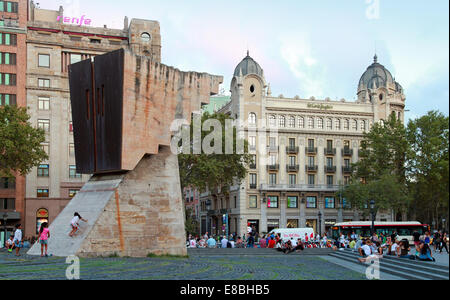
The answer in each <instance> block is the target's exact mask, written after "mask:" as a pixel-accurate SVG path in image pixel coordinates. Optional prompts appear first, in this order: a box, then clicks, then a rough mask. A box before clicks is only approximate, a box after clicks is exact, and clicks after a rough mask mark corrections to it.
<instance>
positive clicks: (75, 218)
mask: <svg viewBox="0 0 450 300" xmlns="http://www.w3.org/2000/svg"><path fill="white" fill-rule="evenodd" d="M80 220H81V221H83V222H86V223H87V222H88V220H85V219H83V218H82V217H81V216H80V214H79V213H77V212H76V213H75V214H74V215H73V219H72V221H71V222H70V226H72V231H71V232H70V233H69V236H70V237H73V236H74V235H75V233H76V232H77V231H78V229H79V227H80V224H78V223H79V222H80Z"/></svg>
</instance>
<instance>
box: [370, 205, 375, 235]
mask: <svg viewBox="0 0 450 300" xmlns="http://www.w3.org/2000/svg"><path fill="white" fill-rule="evenodd" d="M370 213H371V215H372V227H371V233H372V235H373V234H374V233H375V215H376V213H375V200H370Z"/></svg>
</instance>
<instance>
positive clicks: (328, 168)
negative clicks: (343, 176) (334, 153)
mask: <svg viewBox="0 0 450 300" xmlns="http://www.w3.org/2000/svg"><path fill="white" fill-rule="evenodd" d="M324 169H325V173H336V166H325V168H324Z"/></svg>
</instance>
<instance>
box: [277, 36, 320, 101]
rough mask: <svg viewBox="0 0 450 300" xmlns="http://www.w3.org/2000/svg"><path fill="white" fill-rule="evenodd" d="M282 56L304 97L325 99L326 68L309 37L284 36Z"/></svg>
mask: <svg viewBox="0 0 450 300" xmlns="http://www.w3.org/2000/svg"><path fill="white" fill-rule="evenodd" d="M280 55H281V58H282V59H283V61H284V62H285V63H286V64H287V65H288V66H289V69H290V71H291V73H292V74H293V75H294V77H295V78H296V79H297V82H298V85H299V88H300V93H301V94H302V97H305V98H309V97H311V96H314V97H324V84H325V73H326V72H325V67H324V66H322V65H321V64H320V62H319V60H318V59H317V58H316V57H315V56H314V53H313V51H312V45H311V42H310V39H309V38H308V36H307V35H301V34H299V33H298V32H297V33H295V34H293V33H291V34H285V35H282V36H281V37H280Z"/></svg>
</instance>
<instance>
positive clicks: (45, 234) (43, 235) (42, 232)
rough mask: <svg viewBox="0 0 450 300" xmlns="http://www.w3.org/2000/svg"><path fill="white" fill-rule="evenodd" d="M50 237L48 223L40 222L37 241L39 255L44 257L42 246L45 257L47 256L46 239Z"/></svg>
mask: <svg viewBox="0 0 450 300" xmlns="http://www.w3.org/2000/svg"><path fill="white" fill-rule="evenodd" d="M49 238H50V230H49V229H48V223H47V222H45V223H42V225H41V228H40V229H39V243H40V244H41V257H44V248H45V257H48V254H47V251H48V239H49Z"/></svg>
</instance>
